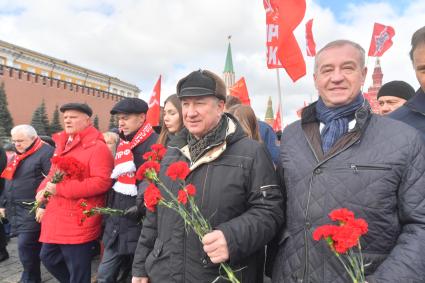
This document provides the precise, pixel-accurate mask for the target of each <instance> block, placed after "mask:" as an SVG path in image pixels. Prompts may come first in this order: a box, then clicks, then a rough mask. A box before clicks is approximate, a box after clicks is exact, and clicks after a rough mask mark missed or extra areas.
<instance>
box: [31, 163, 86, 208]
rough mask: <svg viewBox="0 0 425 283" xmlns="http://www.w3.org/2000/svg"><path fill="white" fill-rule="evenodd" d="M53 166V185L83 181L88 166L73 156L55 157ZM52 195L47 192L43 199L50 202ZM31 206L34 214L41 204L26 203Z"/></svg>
mask: <svg viewBox="0 0 425 283" xmlns="http://www.w3.org/2000/svg"><path fill="white" fill-rule="evenodd" d="M50 161H51V163H52V166H54V168H55V172H54V173H53V176H52V179H51V181H50V182H51V183H52V184H58V183H60V182H63V181H67V180H79V181H82V180H83V179H84V177H85V171H86V166H85V165H84V164H83V163H81V162H80V161H78V160H77V159H75V158H74V157H72V156H54V157H52V158H51V159H50ZM51 195H52V193H50V192H49V191H45V192H44V194H43V197H44V198H45V199H46V200H47V201H48V200H49V198H50V196H51ZM25 204H27V205H31V206H32V208H31V210H30V213H32V212H34V211H36V210H37V208H39V207H40V206H41V202H38V201H33V202H30V203H25Z"/></svg>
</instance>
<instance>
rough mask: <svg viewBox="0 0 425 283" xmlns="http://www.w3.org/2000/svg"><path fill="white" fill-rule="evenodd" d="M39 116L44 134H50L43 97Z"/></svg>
mask: <svg viewBox="0 0 425 283" xmlns="http://www.w3.org/2000/svg"><path fill="white" fill-rule="evenodd" d="M40 118H41V123H42V124H43V127H44V132H45V133H46V134H45V135H47V136H50V125H49V116H47V111H46V103H44V99H43V100H42V101H41V104H40Z"/></svg>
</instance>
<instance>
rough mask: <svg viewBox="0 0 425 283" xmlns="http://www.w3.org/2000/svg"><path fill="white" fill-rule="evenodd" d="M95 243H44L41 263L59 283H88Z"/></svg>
mask: <svg viewBox="0 0 425 283" xmlns="http://www.w3.org/2000/svg"><path fill="white" fill-rule="evenodd" d="M94 245H95V241H92V242H88V243H84V244H77V245H59V244H46V243H44V244H43V246H42V248H41V254H40V257H41V261H42V262H43V264H44V266H45V267H46V268H47V270H48V271H49V272H50V273H51V274H52V275H53V276H54V277H55V278H56V279H57V280H59V282H61V283H90V278H91V259H92V255H93V248H94Z"/></svg>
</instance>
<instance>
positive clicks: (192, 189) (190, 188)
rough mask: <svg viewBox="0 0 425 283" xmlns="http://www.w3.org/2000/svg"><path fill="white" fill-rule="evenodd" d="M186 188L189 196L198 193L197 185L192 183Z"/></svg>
mask: <svg viewBox="0 0 425 283" xmlns="http://www.w3.org/2000/svg"><path fill="white" fill-rule="evenodd" d="M185 190H186V192H187V194H188V195H189V196H192V197H193V196H194V195H195V194H196V187H195V186H194V185H192V184H189V185H187V186H186V188H185Z"/></svg>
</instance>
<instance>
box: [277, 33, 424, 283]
mask: <svg viewBox="0 0 425 283" xmlns="http://www.w3.org/2000/svg"><path fill="white" fill-rule="evenodd" d="M364 62H365V55H364V50H363V48H362V47H361V46H359V45H358V44H357V43H354V42H351V41H348V40H338V41H334V42H331V43H329V44H327V45H326V46H325V47H323V48H322V49H321V50H320V51H319V52H318V53H317V55H316V62H315V73H314V81H315V86H316V88H317V90H318V93H319V99H318V101H317V102H315V103H313V104H312V105H310V106H308V107H307V108H306V109H305V110H304V111H303V114H302V118H301V120H300V121H297V122H295V123H293V124H291V125H289V126H288V127H287V128H286V129H285V130H284V132H283V134H282V143H281V153H280V158H281V165H282V168H283V174H284V177H283V179H284V184H285V188H286V194H287V202H286V205H287V207H286V212H287V221H286V226H285V228H284V229H283V230H282V231H281V234H280V235H279V239H278V241H277V243H278V251H277V255H276V258H275V260H274V264H273V274H272V280H273V282H285V283H288V282H294V283H295V282H297V283H298V282H306V283H307V282H308V283H310V282H326V283H343V282H344V283H346V282H351V280H350V278H349V277H348V274H347V273H346V271H345V270H344V267H343V266H342V264H341V263H340V262H339V261H338V259H337V257H336V256H335V255H334V254H333V253H332V252H331V250H330V249H329V247H328V245H327V243H326V241H324V240H322V241H320V242H316V241H314V240H313V237H312V233H313V231H314V230H315V229H316V228H317V227H318V226H321V225H323V224H327V223H329V222H331V221H330V219H329V218H328V213H329V212H331V211H332V210H334V209H336V208H343V207H344V208H348V209H350V210H351V211H353V212H354V213H355V215H356V217H361V218H364V219H365V220H366V221H367V222H368V224H369V231H368V233H367V234H366V235H365V236H363V237H362V238H361V245H362V248H363V250H362V251H363V257H364V262H365V263H366V264H368V265H367V266H366V267H365V273H366V281H367V282H369V283H384V282H385V283H391V282H393V283H396V282H424V280H425V255H424V253H423V252H420V251H423V250H425V175H424V171H425V147H424V144H423V141H422V139H421V135H420V133H419V132H417V131H416V130H415V129H413V128H411V127H409V126H407V125H405V124H404V123H401V122H399V121H395V120H393V119H390V118H386V117H381V116H378V115H374V114H372V113H371V111H370V107H369V105H368V103H367V102H366V101H365V99H364V98H363V95H362V94H361V91H360V90H361V86H362V84H363V82H364V79H365V76H366V67H365V65H364Z"/></svg>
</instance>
